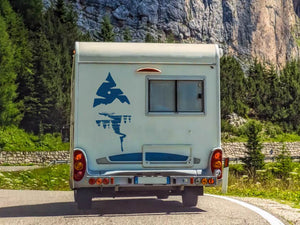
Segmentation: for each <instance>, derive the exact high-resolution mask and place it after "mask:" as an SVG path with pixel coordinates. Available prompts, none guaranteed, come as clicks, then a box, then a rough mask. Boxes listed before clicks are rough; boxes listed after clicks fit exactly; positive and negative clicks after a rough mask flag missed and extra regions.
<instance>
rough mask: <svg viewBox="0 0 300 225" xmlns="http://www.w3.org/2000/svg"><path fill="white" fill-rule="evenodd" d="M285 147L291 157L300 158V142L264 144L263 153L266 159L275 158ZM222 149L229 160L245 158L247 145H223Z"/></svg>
mask: <svg viewBox="0 0 300 225" xmlns="http://www.w3.org/2000/svg"><path fill="white" fill-rule="evenodd" d="M283 146H284V147H285V149H286V150H287V151H288V152H289V153H290V155H291V156H300V142H286V143H279V142H273V143H263V149H262V153H263V154H264V155H265V156H266V157H274V156H276V155H278V154H279V153H280V152H281V150H282V149H283ZM222 148H223V151H224V156H225V157H229V158H240V157H244V155H245V151H246V147H245V143H223V144H222ZM271 153H272V154H271Z"/></svg>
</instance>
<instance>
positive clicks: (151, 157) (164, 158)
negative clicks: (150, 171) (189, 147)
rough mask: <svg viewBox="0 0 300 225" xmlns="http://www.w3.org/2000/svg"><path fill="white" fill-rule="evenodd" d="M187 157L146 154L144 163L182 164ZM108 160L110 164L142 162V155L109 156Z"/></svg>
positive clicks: (157, 153) (156, 153) (158, 153)
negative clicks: (165, 162)
mask: <svg viewBox="0 0 300 225" xmlns="http://www.w3.org/2000/svg"><path fill="white" fill-rule="evenodd" d="M187 159H188V156H186V155H178V154H170V153H161V152H146V161H155V162H163V161H169V162H170V161H171V162H182V161H186V160H187ZM109 160H110V161H112V162H126V161H127V162H128V161H129V162H136V161H142V153H128V154H121V155H114V156H109Z"/></svg>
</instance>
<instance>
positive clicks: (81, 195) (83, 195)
mask: <svg viewBox="0 0 300 225" xmlns="http://www.w3.org/2000/svg"><path fill="white" fill-rule="evenodd" d="M74 199H75V202H76V203H77V208H78V209H81V210H83V209H90V208H91V207H92V195H91V193H90V192H89V191H88V190H85V189H77V190H75V191H74Z"/></svg>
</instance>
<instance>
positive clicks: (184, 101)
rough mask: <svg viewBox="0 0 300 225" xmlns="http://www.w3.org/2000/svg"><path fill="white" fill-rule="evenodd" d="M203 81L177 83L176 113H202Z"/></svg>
mask: <svg viewBox="0 0 300 225" xmlns="http://www.w3.org/2000/svg"><path fill="white" fill-rule="evenodd" d="M203 93H204V92H203V81H202V80H191V81H182V80H178V81H177V110H178V112H203V111H204V106H203V97H204V96H203Z"/></svg>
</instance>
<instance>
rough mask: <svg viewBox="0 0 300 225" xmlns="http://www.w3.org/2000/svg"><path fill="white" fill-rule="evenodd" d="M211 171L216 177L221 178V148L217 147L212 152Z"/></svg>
mask: <svg viewBox="0 0 300 225" xmlns="http://www.w3.org/2000/svg"><path fill="white" fill-rule="evenodd" d="M210 165H211V171H212V173H213V174H215V175H216V176H217V178H218V179H221V178H222V150H221V149H217V150H215V151H214V152H213V154H212V157H211V163H210Z"/></svg>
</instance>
